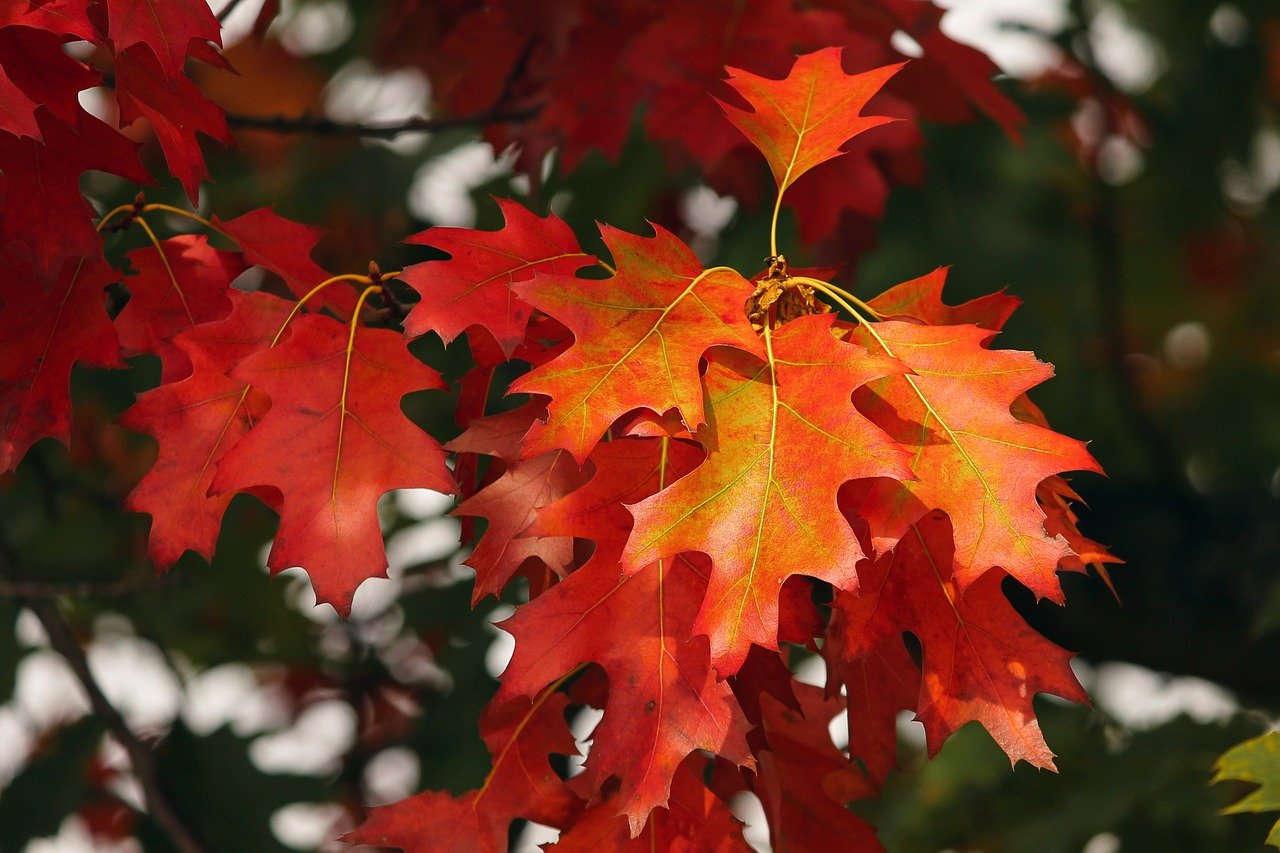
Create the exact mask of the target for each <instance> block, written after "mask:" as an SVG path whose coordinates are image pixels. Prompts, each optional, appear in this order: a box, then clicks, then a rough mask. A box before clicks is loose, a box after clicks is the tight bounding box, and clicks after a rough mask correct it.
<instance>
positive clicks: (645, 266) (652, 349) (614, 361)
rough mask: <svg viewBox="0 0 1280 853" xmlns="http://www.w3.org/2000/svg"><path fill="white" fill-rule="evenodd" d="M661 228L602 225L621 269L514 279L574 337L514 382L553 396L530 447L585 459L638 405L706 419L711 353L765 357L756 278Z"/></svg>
mask: <svg viewBox="0 0 1280 853" xmlns="http://www.w3.org/2000/svg"><path fill="white" fill-rule="evenodd" d="M654 231H655V232H656V233H655V234H654V236H653V237H650V238H646V237H638V236H635V235H633V234H627V233H626V232H623V231H619V230H617V229H615V228H610V227H608V226H602V227H601V229H600V233H601V235H602V236H603V237H604V242H605V245H606V246H608V247H609V251H610V252H611V253H612V254H613V258H614V263H615V264H616V266H617V273H616V274H615V275H613V276H612V277H611V278H608V279H604V280H603V281H601V280H589V279H582V278H574V277H571V276H565V275H537V276H535V277H534V279H533V280H532V281H529V282H521V283H518V284H516V285H515V286H514V288H513V289H514V290H515V292H516V294H517V295H519V296H520V297H522V298H523V299H525V300H526V301H528V302H531V303H532V304H533V305H535V306H536V307H538V308H540V309H542V310H543V311H545V312H547V313H548V314H550V315H551V316H553V317H555V318H556V319H558V320H559V321H560V322H562V323H564V324H565V325H566V326H568V327H569V329H570V331H572V332H573V338H574V342H573V346H571V347H570V348H569V349H568V350H567V351H565V353H564V354H562V355H560V356H558V357H556V358H555V359H553V360H552V361H550V362H549V363H547V364H544V365H542V366H540V367H537V368H535V369H534V370H533V371H531V372H530V373H527V374H525V375H524V376H522V377H521V378H520V379H518V380H516V382H514V383H513V384H512V386H511V387H512V390H513V391H518V392H523V393H531V394H545V395H546V396H548V397H550V398H551V402H550V403H549V404H548V412H549V416H548V418H547V422H546V423H545V424H541V423H537V424H534V425H533V428H532V429H531V430H530V431H529V436H528V438H527V439H526V441H525V446H524V454H525V455H526V456H534V455H536V454H539V453H544V452H546V451H548V450H551V449H554V448H559V447H562V448H564V449H565V450H568V451H569V452H570V453H572V454H573V456H574V458H575V459H576V460H577V461H578V462H579V464H581V463H582V462H583V460H585V459H586V458H587V455H588V454H589V453H590V452H591V448H593V447H595V445H596V442H598V441H599V440H600V436H601V435H602V434H603V433H604V431H605V430H606V429H608V427H609V425H610V424H612V423H613V422H614V421H615V420H617V419H618V418H619V417H621V416H622V415H624V414H626V413H627V412H629V411H631V410H632V409H638V408H647V409H649V410H650V411H653V412H655V413H657V414H662V413H663V412H665V411H666V410H667V409H672V408H674V409H676V410H677V411H678V412H679V414H680V417H681V418H682V419H683V420H684V422H685V424H686V425H687V426H688V427H689V428H690V429H692V428H694V427H696V426H697V425H698V424H701V423H702V421H703V400H702V389H701V387H700V385H699V383H698V364H699V361H700V360H701V357H702V354H703V353H705V352H706V351H707V349H708V348H709V347H711V346H714V345H717V344H723V345H727V346H733V347H736V348H738V349H741V350H743V351H745V352H750V353H755V354H757V355H760V356H761V357H763V355H764V347H763V345H762V344H761V342H760V338H759V337H758V336H757V335H756V334H755V332H753V331H752V329H751V325H750V324H749V323H748V322H747V318H746V312H745V311H744V310H743V304H744V302H745V301H746V299H747V297H749V296H750V295H751V292H752V290H754V288H753V287H752V286H751V283H750V282H748V281H747V280H746V279H744V278H743V277H742V276H741V275H739V274H738V273H736V272H734V271H733V270H731V269H728V268H726V267H716V268H714V269H710V270H704V269H703V268H702V265H701V264H700V263H699V262H698V259H697V257H695V256H694V254H693V251H692V250H691V249H689V247H688V246H686V245H685V244H684V243H682V242H680V240H679V239H678V238H677V237H676V236H675V235H674V234H672V233H671V232H669V231H666V230H665V229H663V228H662V227H661V226H654ZM645 562H650V561H647V560H646V561H645Z"/></svg>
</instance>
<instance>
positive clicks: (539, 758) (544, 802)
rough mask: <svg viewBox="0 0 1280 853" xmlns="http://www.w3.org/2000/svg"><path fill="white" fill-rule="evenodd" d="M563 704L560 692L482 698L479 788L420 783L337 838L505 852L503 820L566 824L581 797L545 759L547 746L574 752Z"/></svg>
mask: <svg viewBox="0 0 1280 853" xmlns="http://www.w3.org/2000/svg"><path fill="white" fill-rule="evenodd" d="M567 704H568V700H567V699H566V698H565V696H564V694H562V693H554V692H548V693H544V694H543V695H542V696H541V698H539V699H537V700H536V701H534V702H532V703H530V701H529V700H528V699H516V700H514V701H511V702H493V703H490V705H489V707H488V708H486V709H485V712H484V715H483V716H482V717H481V719H480V734H481V736H482V737H483V738H484V742H485V745H486V746H487V747H489V753H490V754H491V755H492V756H493V768H492V769H491V770H490V771H489V775H488V776H486V777H485V780H484V784H483V785H481V786H480V788H478V789H476V790H474V791H470V792H468V793H466V794H464V795H462V796H460V797H453V796H450V795H449V794H448V793H446V792H443V791H424V792H423V793H421V794H417V795H415V796H412V797H409V798H408V799H405V800H400V801H399V802H397V803H391V804H390V805H386V806H378V807H377V808H374V809H371V810H370V812H369V816H368V818H367V819H366V820H365V822H364V823H362V824H361V825H360V826H359V827H358V828H356V829H355V830H353V831H351V832H348V833H347V834H346V835H344V836H343V837H342V840H343V841H346V842H348V843H350V844H376V845H379V846H383V847H399V848H401V849H403V850H405V851H406V853H505V851H506V850H507V831H508V827H509V826H510V824H511V821H513V820H515V819H516V818H521V817H522V818H527V819H529V820H534V821H537V822H538V823H542V824H546V825H548V826H556V827H567V826H568V825H569V823H570V821H572V820H573V818H574V816H575V815H576V814H577V812H578V811H579V810H580V809H581V807H582V803H581V801H579V800H578V798H577V797H575V796H574V795H573V793H572V792H571V791H570V790H569V789H568V788H567V787H566V786H565V784H564V782H562V781H561V780H560V777H558V776H557V775H556V774H555V773H554V772H553V771H552V769H551V766H550V765H549V764H548V763H547V755H548V754H549V753H553V752H554V753H559V754H561V755H573V754H575V753H576V752H577V749H576V748H575V744H574V740H573V735H572V734H570V732H569V727H568V725H566V724H565V721H564V710H565V707H566V705H567Z"/></svg>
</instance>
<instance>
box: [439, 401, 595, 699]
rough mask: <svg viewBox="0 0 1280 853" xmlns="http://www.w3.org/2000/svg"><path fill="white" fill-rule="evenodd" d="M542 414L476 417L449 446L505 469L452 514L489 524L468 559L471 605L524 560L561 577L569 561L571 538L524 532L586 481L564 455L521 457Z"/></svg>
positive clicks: (530, 409) (531, 410) (523, 410)
mask: <svg viewBox="0 0 1280 853" xmlns="http://www.w3.org/2000/svg"><path fill="white" fill-rule="evenodd" d="M543 411H544V407H543V406H542V405H541V404H540V403H536V402H530V403H528V404H526V405H524V406H522V407H520V408H519V409H513V410H511V411H509V412H503V413H501V414H497V415H490V416H488V417H485V418H480V419H478V420H475V421H472V423H471V426H470V427H468V428H467V431H466V432H464V433H463V434H462V435H460V436H458V437H457V438H456V439H454V440H453V441H451V442H449V445H448V449H449V450H454V451H458V452H461V453H479V454H484V455H487V456H496V457H498V459H499V460H501V465H502V466H503V467H502V470H501V475H500V476H498V477H497V478H496V479H494V480H493V482H491V483H489V484H488V485H486V486H485V487H484V488H482V489H480V490H479V491H478V492H476V493H475V494H474V495H472V496H471V497H469V498H467V499H466V500H465V501H463V502H462V503H461V504H459V505H458V508H457V509H456V510H454V514H455V515H461V516H471V517H481V518H485V519H487V520H488V527H486V528H485V531H484V534H483V535H482V536H481V537H480V541H479V542H477V543H476V547H475V549H474V550H473V551H472V552H471V555H470V556H469V557H467V559H466V564H467V565H468V566H471V567H472V568H473V569H475V570H476V583H475V587H474V588H473V589H472V592H471V601H472V603H473V604H474V603H475V602H477V601H479V600H480V599H482V598H484V597H485V596H486V595H490V594H492V595H499V594H500V593H501V592H502V589H503V587H505V586H506V585H507V583H508V582H509V581H510V580H511V578H512V577H514V576H515V574H516V572H517V571H519V570H520V568H521V566H523V565H525V563H526V562H527V561H530V560H536V561H537V562H538V563H541V564H542V566H543V567H544V569H545V571H550V572H554V573H556V574H557V575H560V576H562V577H563V576H564V575H565V574H566V573H567V572H568V571H569V567H570V565H571V564H572V562H573V539H572V537H568V536H540V535H536V534H533V533H527V532H526V528H528V527H529V525H530V524H532V523H533V521H534V519H535V518H536V517H537V513H538V509H539V508H540V507H543V506H545V505H547V504H549V503H551V502H553V501H555V500H558V499H560V498H561V497H563V496H564V495H566V494H568V493H569V492H571V491H573V490H574V489H575V488H577V487H578V486H579V485H581V484H582V482H583V481H584V480H585V479H586V476H585V474H584V473H583V472H582V470H581V469H580V468H579V466H578V465H577V464H576V463H574V461H573V458H572V457H571V456H569V454H568V453H566V452H565V451H563V450H552V451H550V452H548V453H544V454H542V455H541V456H537V457H534V458H533V459H525V460H521V459H520V458H519V447H520V438H521V436H523V435H524V434H525V433H526V432H528V430H529V425H530V424H531V423H533V422H534V420H535V419H536V418H537V417H538V416H539V415H540V414H542V412H543ZM548 680H549V679H548Z"/></svg>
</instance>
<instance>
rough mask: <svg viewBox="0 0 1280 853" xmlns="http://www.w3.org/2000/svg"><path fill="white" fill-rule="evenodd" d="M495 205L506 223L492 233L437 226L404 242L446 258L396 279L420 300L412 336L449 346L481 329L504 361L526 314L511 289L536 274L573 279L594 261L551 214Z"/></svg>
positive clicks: (410, 325) (410, 323) (408, 327)
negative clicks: (436, 251) (438, 251)
mask: <svg viewBox="0 0 1280 853" xmlns="http://www.w3.org/2000/svg"><path fill="white" fill-rule="evenodd" d="M497 202H498V207H499V208H500V209H501V210H502V216H503V219H504V220H505V221H506V224H505V225H504V226H503V227H502V228H501V229H499V230H498V231H476V230H473V229H470V228H440V227H437V228H428V229H427V230H426V231H423V232H421V233H418V234H415V235H414V236H412V237H410V238H409V239H408V240H406V241H405V242H408V243H417V244H420V245H425V246H434V247H435V248H437V249H441V250H443V251H445V252H448V253H449V255H450V257H449V259H448V260H443V261H427V262H425V263H421V264H414V265H413V266H410V267H407V268H405V271H404V272H403V273H402V274H401V276H400V279H401V281H404V282H405V283H407V284H409V285H410V286H412V287H413V289H414V290H416V291H418V293H419V294H420V295H421V296H422V301H421V302H419V303H418V304H417V305H415V306H414V307H413V310H412V311H410V312H409V316H408V318H407V319H406V320H405V324H404V327H405V331H406V332H408V333H409V335H410V336H411V337H417V336H419V335H423V334H426V333H427V332H435V333H437V334H438V335H440V337H441V339H442V340H443V341H444V342H445V343H449V342H450V341H452V340H453V339H454V338H456V337H457V336H458V335H459V334H461V333H462V332H463V331H464V330H465V329H467V328H468V327H470V326H480V327H482V328H484V329H487V330H488V331H489V333H490V334H492V335H493V337H494V339H495V340H496V341H497V342H498V345H499V346H500V347H501V348H502V352H503V354H504V355H505V356H506V357H507V358H510V357H511V353H512V352H513V351H514V350H515V348H516V346H518V345H519V344H520V342H521V341H523V340H524V331H525V326H526V325H527V324H528V322H529V314H530V311H531V309H530V307H529V305H528V303H526V302H524V301H523V300H521V299H520V298H518V297H517V296H516V295H515V293H513V292H512V290H511V285H512V284H513V283H515V282H517V281H525V280H526V279H529V278H532V277H533V276H534V274H535V273H540V272H541V273H553V274H556V275H561V276H572V275H573V274H574V272H575V271H577V270H578V269H579V268H580V267H583V266H586V265H588V264H591V263H594V262H595V258H593V257H592V256H591V255H588V254H586V253H585V252H583V251H582V250H581V249H580V248H578V241H577V238H575V237H574V236H573V232H572V231H570V230H569V226H567V225H565V224H564V222H563V221H561V220H560V219H559V218H558V217H556V216H555V215H551V216H548V217H546V218H542V217H538V216H535V215H534V214H532V213H530V212H529V211H528V210H526V209H525V208H524V207H523V206H522V205H520V204H517V203H516V202H514V201H510V200H508V199H501V198H500V199H497Z"/></svg>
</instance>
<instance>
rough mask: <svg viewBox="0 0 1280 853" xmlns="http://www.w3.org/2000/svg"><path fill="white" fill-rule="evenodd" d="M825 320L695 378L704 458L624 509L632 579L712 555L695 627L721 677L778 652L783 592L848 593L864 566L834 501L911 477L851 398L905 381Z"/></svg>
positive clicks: (803, 322) (728, 358)
mask: <svg viewBox="0 0 1280 853" xmlns="http://www.w3.org/2000/svg"><path fill="white" fill-rule="evenodd" d="M832 322H833V320H832V317H831V316H830V315H811V316H807V317H801V318H800V319H798V320H795V321H793V322H791V323H788V324H787V325H785V326H782V327H781V328H780V329H778V330H776V331H774V332H773V333H772V335H771V337H770V338H766V340H767V341H768V353H767V357H768V361H767V362H762V361H759V360H757V359H756V358H754V357H752V356H749V355H746V354H743V353H739V352H735V351H732V350H727V349H721V350H716V351H715V352H714V353H713V355H712V357H711V358H710V366H709V367H708V369H707V373H706V375H705V376H704V377H703V383H704V386H705V393H706V397H707V412H708V414H707V423H706V425H705V426H703V427H702V428H700V429H699V430H698V433H697V438H698V440H699V441H700V442H701V443H702V444H703V445H705V446H706V447H707V453H708V455H707V460H706V461H705V462H703V463H702V464H701V465H700V466H699V467H698V468H697V469H695V470H694V471H693V472H692V473H691V474H689V475H688V476H687V477H684V478H682V479H680V480H678V481H676V482H675V483H674V484H672V485H671V486H670V487H668V488H667V489H665V490H663V491H661V492H659V493H658V494H656V495H654V496H653V497H650V498H647V499H645V500H643V501H640V502H639V503H637V504H635V505H633V506H632V507H631V512H632V515H634V516H635V520H636V523H635V528H634V530H633V531H632V533H631V538H630V540H629V541H628V543H627V548H626V552H625V554H624V556H623V566H624V567H625V569H626V570H627V571H628V572H635V571H638V570H639V569H641V568H643V567H644V566H646V565H648V564H649V563H652V562H654V561H655V560H660V559H663V558H668V559H669V558H671V557H674V556H675V555H677V554H679V553H681V552H683V551H700V552H702V553H704V554H706V555H707V556H709V557H710V558H711V562H712V570H711V580H710V583H709V585H708V587H707V594H706V598H705V600H704V601H703V603H702V609H701V611H700V612H699V614H698V618H697V621H696V622H695V624H694V626H693V629H694V631H695V632H696V633H705V634H707V635H709V636H710V638H711V658H712V661H713V663H714V664H715V667H716V669H717V670H718V671H719V673H720V675H721V677H725V676H729V675H732V674H733V673H734V672H736V671H737V670H738V667H739V666H741V664H742V662H743V660H744V659H745V658H746V656H747V651H748V649H749V648H750V646H751V644H752V643H757V644H759V645H761V646H764V647H766V648H770V649H776V648H777V642H778V601H779V595H780V593H781V590H782V585H783V583H784V582H785V581H786V579H787V578H788V577H790V576H792V575H796V574H804V575H810V576H812V577H816V578H820V579H822V580H825V581H828V582H830V583H832V584H834V585H835V586H838V587H841V588H843V589H846V590H850V591H852V590H856V589H857V586H858V579H857V575H856V573H855V571H854V565H855V564H856V563H857V561H858V560H860V559H861V558H862V557H863V552H862V547H861V546H860V545H859V544H858V540H857V538H856V537H855V536H854V534H853V530H852V529H851V528H850V526H849V524H848V522H846V521H845V519H844V516H842V515H841V513H840V510H839V508H838V506H837V502H836V494H837V492H838V491H839V489H840V486H841V485H842V484H843V483H845V482H847V481H849V480H853V479H857V478H862V477H907V476H909V473H908V468H907V461H908V460H907V458H906V456H905V454H904V452H903V451H902V449H901V448H899V447H897V446H896V445H895V444H894V443H893V442H892V441H891V440H890V439H889V437H888V436H887V435H885V433H884V432H883V431H882V430H881V429H880V428H879V427H877V426H876V425H874V424H873V423H871V422H870V421H869V420H867V419H866V418H865V417H863V416H862V415H860V414H859V413H858V411H857V410H856V409H855V408H854V406H853V403H852V401H851V396H852V394H853V392H854V391H855V390H856V389H857V388H859V387H861V386H863V385H864V384H866V383H867V382H870V381H871V380H873V379H877V378H879V377H882V376H885V375H887V374H890V373H894V372H896V371H898V370H900V368H899V367H897V366H896V365H895V364H894V363H893V362H892V361H891V360H889V359H885V358H881V357H877V356H874V355H872V354H871V353H869V352H867V351H866V350H865V349H863V348H862V347H861V346H858V345H856V344H848V343H844V342H841V341H838V340H836V339H835V338H834V337H832V335H831V327H832Z"/></svg>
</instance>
